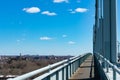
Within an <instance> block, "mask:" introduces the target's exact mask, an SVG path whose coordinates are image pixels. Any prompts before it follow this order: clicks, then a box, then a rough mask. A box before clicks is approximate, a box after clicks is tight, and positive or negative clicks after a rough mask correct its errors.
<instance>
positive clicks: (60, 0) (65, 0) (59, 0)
mask: <svg viewBox="0 0 120 80" xmlns="http://www.w3.org/2000/svg"><path fill="white" fill-rule="evenodd" d="M53 2H54V3H62V2H66V3H68V0H53Z"/></svg>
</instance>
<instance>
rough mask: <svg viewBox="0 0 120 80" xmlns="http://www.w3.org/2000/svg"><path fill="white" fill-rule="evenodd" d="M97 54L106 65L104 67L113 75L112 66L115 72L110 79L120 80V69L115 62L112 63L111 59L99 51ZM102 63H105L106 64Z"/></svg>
mask: <svg viewBox="0 0 120 80" xmlns="http://www.w3.org/2000/svg"><path fill="white" fill-rule="evenodd" d="M95 56H96V57H97V59H98V60H99V62H100V64H101V65H102V66H104V67H103V69H104V70H106V74H107V73H108V74H109V75H110V76H111V74H110V72H111V70H110V69H111V68H112V72H113V73H112V79H111V78H109V79H110V80H120V69H119V68H118V67H117V66H116V65H115V64H112V63H111V62H110V61H109V60H107V59H106V58H104V57H103V56H102V55H100V54H99V53H95ZM102 63H104V65H103V64H102ZM118 78H119V79H118Z"/></svg>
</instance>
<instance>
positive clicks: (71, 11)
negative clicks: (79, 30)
mask: <svg viewBox="0 0 120 80" xmlns="http://www.w3.org/2000/svg"><path fill="white" fill-rule="evenodd" d="M68 11H70V13H72V14H74V13H76V12H75V11H73V10H72V9H69V10H68Z"/></svg>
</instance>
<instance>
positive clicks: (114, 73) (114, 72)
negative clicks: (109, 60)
mask: <svg viewBox="0 0 120 80" xmlns="http://www.w3.org/2000/svg"><path fill="white" fill-rule="evenodd" d="M113 80H116V71H115V65H113Z"/></svg>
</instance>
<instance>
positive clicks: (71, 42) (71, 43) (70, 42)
mask: <svg viewBox="0 0 120 80" xmlns="http://www.w3.org/2000/svg"><path fill="white" fill-rule="evenodd" d="M75 43H76V42H74V41H69V42H68V44H70V45H73V44H75Z"/></svg>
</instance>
